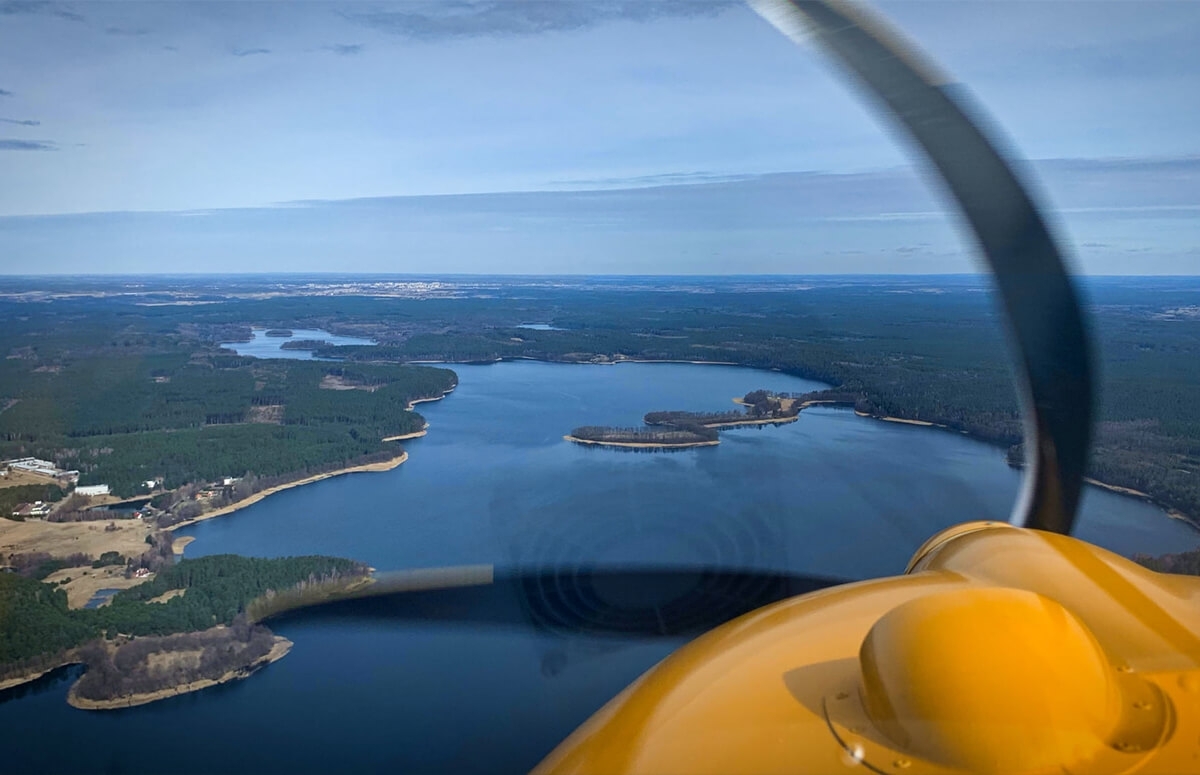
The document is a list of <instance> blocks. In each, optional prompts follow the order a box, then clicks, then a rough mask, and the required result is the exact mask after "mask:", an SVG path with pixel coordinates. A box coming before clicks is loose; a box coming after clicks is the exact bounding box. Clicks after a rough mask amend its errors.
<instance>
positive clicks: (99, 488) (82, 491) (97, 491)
mask: <svg viewBox="0 0 1200 775" xmlns="http://www.w3.org/2000/svg"><path fill="white" fill-rule="evenodd" d="M75 494H76V495H87V496H89V497H91V496H93V495H108V485H107V484H87V485H84V486H83V487H76V488H75Z"/></svg>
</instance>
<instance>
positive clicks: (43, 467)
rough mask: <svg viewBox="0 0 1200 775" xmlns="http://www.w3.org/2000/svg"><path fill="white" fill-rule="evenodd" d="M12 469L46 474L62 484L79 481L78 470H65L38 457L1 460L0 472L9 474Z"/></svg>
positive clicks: (5, 474)
mask: <svg viewBox="0 0 1200 775" xmlns="http://www.w3.org/2000/svg"><path fill="white" fill-rule="evenodd" d="M10 471H21V472H23V473H27V474H37V475H39V476H46V477H49V478H51V479H54V480H56V481H58V482H60V483H61V484H75V483H76V482H78V481H79V472H78V471H64V470H62V469H61V468H59V467H58V466H57V465H56V464H54V463H52V462H50V461H49V460H41V459H40V458H36V457H22V458H16V459H14V460H3V461H0V473H2V474H3V475H4V476H7V475H8V472H10Z"/></svg>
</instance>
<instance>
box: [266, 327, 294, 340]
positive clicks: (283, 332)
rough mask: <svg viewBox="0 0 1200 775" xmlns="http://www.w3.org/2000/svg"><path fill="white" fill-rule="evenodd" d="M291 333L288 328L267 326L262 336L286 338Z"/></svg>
mask: <svg viewBox="0 0 1200 775" xmlns="http://www.w3.org/2000/svg"><path fill="white" fill-rule="evenodd" d="M291 335H292V330H291V329H290V328H268V329H267V330H266V332H265V333H264V334H263V336H270V337H273V338H275V339H287V338H288V337H290V336H291Z"/></svg>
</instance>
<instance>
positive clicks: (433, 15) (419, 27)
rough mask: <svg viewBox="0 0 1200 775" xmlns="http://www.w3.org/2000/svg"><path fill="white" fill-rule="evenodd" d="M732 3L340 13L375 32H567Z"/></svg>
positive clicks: (708, 11)
mask: <svg viewBox="0 0 1200 775" xmlns="http://www.w3.org/2000/svg"><path fill="white" fill-rule="evenodd" d="M732 5H734V3H733V2H730V0H662V2H645V1H644V0H636V1H634V2H616V1H611V0H609V1H606V0H592V1H591V2H586V1H580V2H561V0H498V1H497V2H454V3H436V4H426V5H423V6H418V5H413V6H408V5H402V6H401V7H399V8H396V9H390V10H371V11H349V10H344V11H342V12H341V13H342V16H343V17H344V18H346V19H348V20H350V21H353V22H355V23H358V24H361V25H363V26H366V27H370V28H372V29H375V30H378V31H380V32H386V33H389V34H393V35H401V36H404V37H407V38H413V39H416V40H425V41H435V40H447V39H451V38H477V37H507V36H514V35H516V36H527V35H541V34H545V33H549V32H570V31H575V30H583V29H587V28H590V27H595V26H597V25H600V24H605V23H608V22H614V21H632V22H646V21H651V20H656V19H664V18H670V17H690V16H714V15H716V14H719V13H721V12H723V11H724V10H726V9H727V8H729V7H730V6H732Z"/></svg>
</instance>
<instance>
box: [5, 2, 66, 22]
mask: <svg viewBox="0 0 1200 775" xmlns="http://www.w3.org/2000/svg"><path fill="white" fill-rule="evenodd" d="M18 14H39V15H41V16H56V17H58V18H59V19H66V20H67V21H72V22H81V21H84V20H85V19H84V17H83V16H82V15H81V14H78V13H75V11H73V10H71V9H70V8H69V7H67V6H65V5H59V4H58V3H48V2H33V1H32V0H7V2H3V3H0V16H16V15H18Z"/></svg>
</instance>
